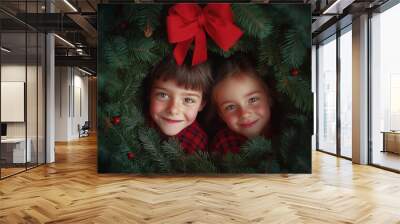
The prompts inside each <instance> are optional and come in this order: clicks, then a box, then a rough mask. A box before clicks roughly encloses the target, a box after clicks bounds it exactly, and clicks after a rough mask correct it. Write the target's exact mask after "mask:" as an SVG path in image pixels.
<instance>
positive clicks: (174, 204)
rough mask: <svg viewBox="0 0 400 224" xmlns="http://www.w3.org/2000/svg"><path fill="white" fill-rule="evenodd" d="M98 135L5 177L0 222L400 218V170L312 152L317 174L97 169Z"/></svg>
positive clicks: (0, 192)
mask: <svg viewBox="0 0 400 224" xmlns="http://www.w3.org/2000/svg"><path fill="white" fill-rule="evenodd" d="M96 150H97V149H96V139H95V138H94V137H89V138H83V139H81V140H79V141H73V142H69V143H62V144H57V146H56V161H57V162H56V163H54V164H48V165H45V166H41V167H38V168H35V169H32V170H29V171H27V172H25V173H21V174H19V175H16V176H13V177H10V178H7V179H5V180H2V181H0V223H7V224H8V223H74V224H75V223H118V224H121V223H307V224H308V223H374V224H376V223H385V224H386V223H400V212H399V211H400V200H399V199H400V175H399V174H396V173H391V172H387V171H384V170H380V169H377V168H374V167H369V166H361V165H355V164H352V163H351V162H350V161H348V160H343V159H339V158H336V157H333V156H330V155H326V154H323V153H319V152H313V174H299V175H279V174H274V175H259V174H257V175H224V176H215V175H214V176H207V175H204V176H193V175H191V176H167V177H163V176H157V175H154V176H149V177H144V176H140V175H132V174H97V167H96V160H97V158H96Z"/></svg>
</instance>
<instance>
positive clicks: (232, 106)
mask: <svg viewBox="0 0 400 224" xmlns="http://www.w3.org/2000/svg"><path fill="white" fill-rule="evenodd" d="M235 109H236V107H235V105H232V104H231V105H228V106H226V107H225V110H226V111H233V110H235Z"/></svg>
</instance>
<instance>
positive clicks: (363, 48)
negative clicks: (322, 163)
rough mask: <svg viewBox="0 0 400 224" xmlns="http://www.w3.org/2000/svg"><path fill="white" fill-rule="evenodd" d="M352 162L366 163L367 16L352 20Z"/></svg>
mask: <svg viewBox="0 0 400 224" xmlns="http://www.w3.org/2000/svg"><path fill="white" fill-rule="evenodd" d="M352 29H353V40H352V43H353V59H352V60H353V80H352V81H353V84H352V85H353V92H352V94H353V103H352V104H353V105H352V106H353V114H352V115H353V116H352V117H353V120H352V122H353V124H352V125H353V130H352V134H353V140H352V145H353V154H352V157H353V162H354V163H358V164H367V163H368V60H367V59H368V40H367V37H368V15H361V16H360V17H358V18H356V19H354V20H353V25H352Z"/></svg>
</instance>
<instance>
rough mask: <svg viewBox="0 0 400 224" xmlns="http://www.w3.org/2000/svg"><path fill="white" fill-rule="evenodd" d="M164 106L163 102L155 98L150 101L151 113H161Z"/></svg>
mask: <svg viewBox="0 0 400 224" xmlns="http://www.w3.org/2000/svg"><path fill="white" fill-rule="evenodd" d="M163 108H164V106H163V103H161V102H158V101H157V100H155V99H152V101H151V103H150V113H151V114H156V113H160V112H161V111H162V110H163Z"/></svg>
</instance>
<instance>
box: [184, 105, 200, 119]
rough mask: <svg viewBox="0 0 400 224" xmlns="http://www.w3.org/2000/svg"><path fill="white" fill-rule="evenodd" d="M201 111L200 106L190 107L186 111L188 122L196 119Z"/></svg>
mask: <svg viewBox="0 0 400 224" xmlns="http://www.w3.org/2000/svg"><path fill="white" fill-rule="evenodd" d="M198 112H199V108H190V109H188V110H187V111H186V113H185V114H186V120H187V121H188V122H193V121H194V120H196V117H197V113H198Z"/></svg>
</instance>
